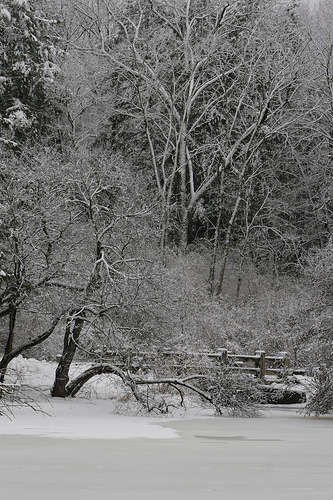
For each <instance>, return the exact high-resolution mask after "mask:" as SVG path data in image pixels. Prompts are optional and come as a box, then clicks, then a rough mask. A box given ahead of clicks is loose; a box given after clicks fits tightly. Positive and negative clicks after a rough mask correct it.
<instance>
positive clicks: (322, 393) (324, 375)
mask: <svg viewBox="0 0 333 500" xmlns="http://www.w3.org/2000/svg"><path fill="white" fill-rule="evenodd" d="M332 412H333V367H332V366H329V367H328V366H326V365H322V366H321V367H320V368H318V369H317V370H316V371H315V373H314V378H313V386H312V391H311V392H310V395H309V396H308V402H307V404H306V407H305V413H307V414H309V415H310V414H315V415H325V414H326V413H332Z"/></svg>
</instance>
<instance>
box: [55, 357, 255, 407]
mask: <svg viewBox="0 0 333 500" xmlns="http://www.w3.org/2000/svg"><path fill="white" fill-rule="evenodd" d="M101 374H111V375H115V376H117V377H119V378H120V379H121V380H122V382H123V383H124V385H125V386H126V387H128V388H129V389H130V391H131V393H132V395H133V397H134V398H135V399H136V400H137V401H138V402H139V404H140V405H141V406H142V407H143V408H144V409H145V410H147V411H148V412H153V411H155V412H159V413H167V412H168V411H169V407H171V406H175V401H174V398H172V392H174V391H176V393H177V394H178V396H179V403H178V405H180V406H184V401H185V397H186V395H187V394H192V395H196V396H198V397H199V399H200V400H201V401H202V403H203V404H205V403H207V404H209V405H211V406H212V407H213V408H214V409H215V411H216V414H218V415H221V414H222V413H223V411H224V410H227V411H228V412H229V413H231V414H232V415H234V416H254V415H256V414H257V411H258V407H257V405H258V404H259V403H263V402H264V400H263V395H262V392H261V391H260V389H259V388H258V384H257V382H256V381H255V380H254V379H253V378H252V377H251V376H249V375H247V374H239V373H230V372H227V371H221V370H216V371H212V372H211V373H210V374H201V373H193V374H190V375H186V376H177V377H174V376H161V377H154V378H153V377H150V376H149V375H147V376H144V377H143V376H141V375H138V374H133V373H131V372H130V371H128V370H125V369H122V368H120V367H118V366H116V365H113V364H110V363H100V364H96V365H93V366H91V367H90V368H88V369H87V370H85V371H84V372H83V373H81V374H80V375H79V376H78V377H76V378H75V379H73V380H72V381H71V382H69V383H68V384H67V385H66V387H65V393H66V396H67V397H74V396H75V395H76V394H77V393H78V392H79V390H80V389H81V388H82V387H83V386H84V384H85V383H86V382H88V381H89V380H90V379H91V378H93V377H95V376H97V375H101ZM156 386H157V387H159V388H161V387H163V391H157V393H156V392H155V393H154V392H153V391H149V388H151V387H156ZM143 387H145V389H146V392H143V391H142V388H143ZM166 388H167V389H168V390H166ZM162 394H163V396H162ZM165 394H167V396H166V397H164V395H165ZM168 396H169V397H168Z"/></svg>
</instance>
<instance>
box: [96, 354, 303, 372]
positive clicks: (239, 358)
mask: <svg viewBox="0 0 333 500" xmlns="http://www.w3.org/2000/svg"><path fill="white" fill-rule="evenodd" d="M96 354H97V355H99V353H96ZM100 355H101V353H100ZM101 358H102V359H103V361H111V362H112V363H114V364H116V365H118V366H120V367H122V368H123V369H127V370H129V371H132V372H138V371H141V372H142V371H148V370H149V369H154V368H156V367H159V368H160V369H162V370H163V368H165V369H167V370H168V371H171V372H173V373H174V374H176V375H177V374H180V373H182V372H184V371H185V372H187V373H189V372H191V371H193V370H195V371H198V370H199V371H204V372H207V371H208V370H209V366H211V364H212V363H213V366H214V367H221V368H222V369H227V370H230V371H233V370H234V371H239V372H243V373H249V374H252V375H253V376H255V377H258V378H259V379H266V380H267V379H269V378H272V379H276V378H284V377H286V376H288V375H292V374H302V373H303V370H300V369H298V370H295V369H292V368H291V365H290V358H289V355H288V353H286V352H280V353H278V354H277V355H275V356H267V355H266V353H265V351H256V352H255V354H253V355H251V354H232V353H231V352H230V351H228V350H227V349H223V348H221V349H217V351H216V352H192V353H191V352H175V351H173V350H171V349H170V350H169V349H165V350H161V351H159V352H157V353H155V354H153V353H151V352H147V353H144V352H126V353H125V354H122V355H121V354H119V353H116V352H110V351H107V352H106V353H104V354H103V355H101Z"/></svg>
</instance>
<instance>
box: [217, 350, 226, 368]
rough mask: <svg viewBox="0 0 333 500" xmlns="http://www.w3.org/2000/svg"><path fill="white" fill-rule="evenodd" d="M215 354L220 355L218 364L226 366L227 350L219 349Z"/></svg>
mask: <svg viewBox="0 0 333 500" xmlns="http://www.w3.org/2000/svg"><path fill="white" fill-rule="evenodd" d="M217 352H218V353H219V354H220V363H221V365H222V366H226V365H227V364H228V350H227V349H223V348H219V349H218V350H217Z"/></svg>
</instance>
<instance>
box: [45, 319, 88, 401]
mask: <svg viewBox="0 0 333 500" xmlns="http://www.w3.org/2000/svg"><path fill="white" fill-rule="evenodd" d="M75 314H76V315H77V316H76V317H75V319H74V324H73V325H72V324H71V323H72V321H73V319H72V318H73V316H71V317H69V318H68V319H67V325H66V333H65V338H64V348H63V352H62V356H61V358H60V361H59V364H58V367H57V369H56V374H55V380H54V384H53V387H52V390H51V396H52V397H58V398H65V397H66V396H67V395H68V394H67V391H66V386H67V384H68V382H69V369H70V366H71V363H72V361H73V359H74V355H75V352H76V348H77V345H78V340H79V337H80V334H81V331H82V328H83V325H84V321H85V313H84V311H81V310H80V311H76V313H75Z"/></svg>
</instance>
